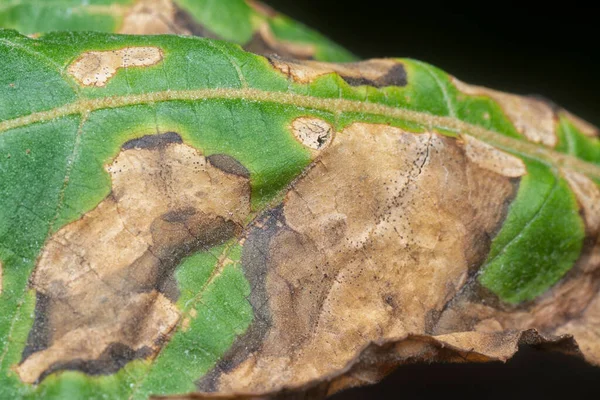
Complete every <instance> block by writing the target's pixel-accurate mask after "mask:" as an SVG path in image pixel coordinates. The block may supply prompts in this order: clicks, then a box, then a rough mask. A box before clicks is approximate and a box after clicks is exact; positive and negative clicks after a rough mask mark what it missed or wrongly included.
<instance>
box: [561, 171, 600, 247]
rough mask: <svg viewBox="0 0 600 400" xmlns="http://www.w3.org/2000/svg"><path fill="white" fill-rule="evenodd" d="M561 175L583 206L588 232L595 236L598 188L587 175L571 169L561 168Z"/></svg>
mask: <svg viewBox="0 0 600 400" xmlns="http://www.w3.org/2000/svg"><path fill="white" fill-rule="evenodd" d="M561 172H562V174H563V176H564V177H565V178H566V179H567V181H568V182H569V185H570V186H571V189H572V190H573V192H574V193H575V195H576V196H577V201H578V202H579V204H580V205H581V207H582V208H583V211H584V213H583V215H584V218H585V223H586V226H587V228H588V230H589V231H590V233H591V234H592V235H594V236H596V235H597V234H598V233H600V188H599V187H598V185H597V184H596V183H595V182H594V181H593V180H591V179H590V178H588V177H587V176H585V175H583V174H580V173H577V172H574V171H571V170H562V171H561Z"/></svg>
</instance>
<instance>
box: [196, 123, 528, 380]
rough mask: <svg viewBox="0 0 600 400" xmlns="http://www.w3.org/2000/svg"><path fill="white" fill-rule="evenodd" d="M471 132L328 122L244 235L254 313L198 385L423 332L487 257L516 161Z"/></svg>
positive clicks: (343, 356) (344, 359) (282, 370)
mask: <svg viewBox="0 0 600 400" xmlns="http://www.w3.org/2000/svg"><path fill="white" fill-rule="evenodd" d="M471 145H473V144H471ZM466 146H467V144H466V143H465V142H464V141H462V140H459V139H455V138H448V137H444V136H441V135H438V134H435V133H423V134H414V133H409V132H404V131H402V130H401V129H398V128H393V127H389V126H386V125H374V124H360V123H357V124H352V125H350V126H349V127H347V128H346V129H344V130H343V131H341V132H339V133H336V135H335V138H334V140H333V141H332V142H331V143H330V144H329V146H327V147H326V148H324V149H323V151H322V153H321V154H320V155H319V159H318V161H317V162H315V163H314V164H313V165H312V167H311V168H310V169H308V170H307V172H306V173H305V174H304V175H302V177H301V178H300V179H298V180H297V181H296V182H295V183H294V184H292V186H291V187H290V189H289V191H288V193H287V195H286V197H285V199H284V201H283V203H282V204H281V205H279V206H278V207H275V208H273V209H271V210H268V211H266V212H265V213H264V215H263V216H262V218H259V219H257V220H256V222H255V223H254V224H253V225H252V226H251V227H250V228H249V230H248V231H247V233H246V234H245V235H244V237H245V241H244V250H243V253H242V266H243V268H244V271H245V274H246V277H247V279H248V280H249V282H250V283H251V287H252V294H251V296H250V297H249V301H250V303H251V304H252V306H253V308H254V313H255V319H254V322H253V325H252V326H251V327H250V328H249V329H248V331H247V332H246V334H245V335H244V336H241V337H240V338H238V340H237V342H236V343H235V344H234V347H233V348H232V349H231V351H230V352H229V353H228V354H227V355H226V356H225V357H224V358H223V359H222V360H221V361H220V363H219V364H218V366H217V367H216V368H215V369H214V370H213V371H212V372H211V373H209V374H208V375H207V376H205V377H204V378H203V379H202V380H201V381H200V382H198V386H199V388H200V389H201V390H218V391H222V392H239V391H253V392H262V391H269V390H275V389H277V388H279V387H282V386H296V385H302V384H305V383H307V382H310V381H311V380H313V379H319V378H321V377H323V376H330V375H331V374H334V373H335V372H336V371H340V370H343V369H344V368H345V367H346V366H347V365H348V363H350V362H351V361H352V360H354V359H355V358H356V357H357V356H358V354H359V353H360V351H361V349H363V348H364V347H365V346H367V345H368V344H369V343H371V342H378V343H379V342H385V341H387V340H392V339H393V338H401V337H404V336H406V335H409V334H420V335H426V334H428V333H429V332H430V329H431V326H432V325H433V324H435V322H436V315H439V313H440V312H441V310H442V309H443V307H444V305H445V304H446V302H447V301H449V299H451V298H452V297H453V296H455V295H456V293H457V292H458V291H460V289H461V287H462V286H463V285H464V284H465V283H466V282H467V281H468V280H469V277H470V276H472V274H474V273H475V272H476V270H477V268H478V266H479V265H481V263H482V262H483V260H485V257H486V255H487V252H488V249H489V244H490V240H491V239H490V238H491V237H492V236H493V233H494V232H496V231H497V229H498V227H499V226H501V224H502V221H503V219H504V216H505V212H506V207H505V206H506V205H507V204H509V203H510V201H511V200H512V199H513V198H514V194H515V191H516V185H515V184H514V181H515V179H518V178H514V177H513V175H515V171H517V172H519V173H520V172H521V171H520V170H519V168H518V167H519V166H520V164H519V163H518V162H517V161H515V160H508V159H507V157H510V156H509V155H505V154H500V155H497V156H498V158H499V159H502V162H506V163H508V162H509V161H510V163H513V164H515V166H514V167H511V169H510V170H508V171H505V170H503V169H501V168H492V167H490V165H488V164H486V163H484V162H482V161H481V160H479V159H476V158H474V157H472V156H469V154H467V153H468V151H470V150H468V149H466V148H465V147H466ZM471 150H472V149H471ZM374 155H376V156H374ZM510 163H509V164H510ZM511 165H512V164H511ZM507 172H510V173H507Z"/></svg>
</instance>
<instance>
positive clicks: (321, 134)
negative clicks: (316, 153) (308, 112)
mask: <svg viewBox="0 0 600 400" xmlns="http://www.w3.org/2000/svg"><path fill="white" fill-rule="evenodd" d="M291 128H292V133H293V134H294V136H295V137H296V139H298V141H299V142H300V143H302V144H303V145H304V146H306V147H308V148H309V149H311V150H322V149H323V148H325V147H326V146H327V145H328V144H329V143H330V142H331V140H332V138H333V127H332V126H331V124H329V123H328V122H327V121H324V120H322V119H319V118H313V117H300V118H296V119H295V120H294V121H293V122H292V127H291Z"/></svg>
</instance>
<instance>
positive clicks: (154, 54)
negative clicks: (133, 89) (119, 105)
mask: <svg viewBox="0 0 600 400" xmlns="http://www.w3.org/2000/svg"><path fill="white" fill-rule="evenodd" d="M162 59H163V52H162V50H161V49H160V48H158V47H126V48H123V49H120V50H107V51H90V52H86V53H83V54H82V55H81V56H80V57H79V58H78V59H77V60H75V61H73V63H72V64H71V65H70V66H69V68H68V71H69V74H70V75H71V76H72V77H73V78H74V79H75V80H76V81H77V82H79V83H80V84H81V85H84V86H96V87H101V86H106V84H107V82H108V81H109V80H110V79H111V78H112V77H113V76H114V75H115V74H116V73H117V70H118V69H119V68H131V67H149V66H151V65H155V64H158V63H159V62H160V61H162Z"/></svg>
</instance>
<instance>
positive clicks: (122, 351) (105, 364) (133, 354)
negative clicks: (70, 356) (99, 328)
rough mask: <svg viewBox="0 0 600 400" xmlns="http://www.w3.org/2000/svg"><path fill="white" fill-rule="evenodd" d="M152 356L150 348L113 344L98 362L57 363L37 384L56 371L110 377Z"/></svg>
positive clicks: (75, 360) (74, 361)
mask: <svg viewBox="0 0 600 400" xmlns="http://www.w3.org/2000/svg"><path fill="white" fill-rule="evenodd" d="M151 354H152V350H151V349H150V348H148V347H142V348H141V349H139V350H137V351H136V350H133V349H132V348H131V347H129V346H126V345H124V344H122V343H112V344H110V345H109V346H108V347H107V348H106V350H104V352H103V353H102V354H101V355H100V357H99V358H98V359H96V360H83V359H74V360H71V361H68V362H64V363H56V364H54V365H52V367H50V368H49V369H48V370H46V371H44V373H43V374H42V375H41V376H40V378H39V379H38V381H37V382H36V383H39V382H41V381H43V380H44V378H45V377H47V376H48V375H50V374H51V373H53V372H56V371H69V370H70V371H81V372H84V373H86V374H88V375H110V374H114V373H115V372H117V371H118V370H120V369H121V368H123V367H124V366H125V365H126V364H127V363H128V362H130V361H133V360H136V359H144V358H146V357H149V356H150V355H151Z"/></svg>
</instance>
